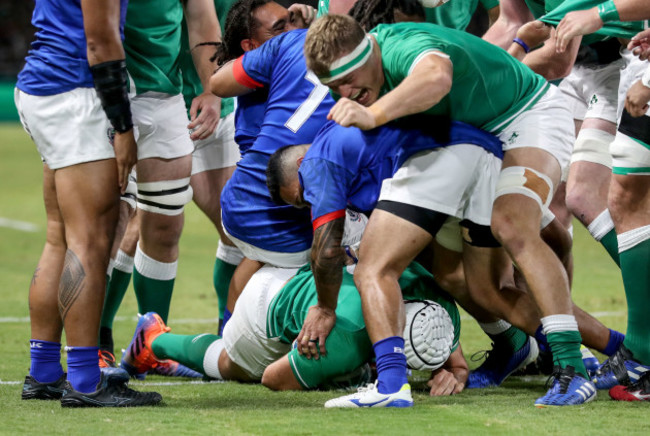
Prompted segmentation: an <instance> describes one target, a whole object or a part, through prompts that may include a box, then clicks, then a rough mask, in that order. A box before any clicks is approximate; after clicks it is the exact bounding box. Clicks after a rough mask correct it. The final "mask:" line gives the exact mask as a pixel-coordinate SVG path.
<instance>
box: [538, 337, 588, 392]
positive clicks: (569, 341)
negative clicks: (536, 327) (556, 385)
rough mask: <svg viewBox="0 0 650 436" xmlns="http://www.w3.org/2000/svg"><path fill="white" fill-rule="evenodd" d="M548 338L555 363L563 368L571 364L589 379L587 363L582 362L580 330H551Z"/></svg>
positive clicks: (578, 372)
mask: <svg viewBox="0 0 650 436" xmlns="http://www.w3.org/2000/svg"><path fill="white" fill-rule="evenodd" d="M546 338H547V339H548V344H549V345H550V347H551V351H552V352H553V363H554V364H555V365H559V366H561V367H562V368H565V367H567V366H569V365H571V366H572V367H573V368H575V371H576V374H582V376H583V377H584V378H586V379H587V380H589V376H588V375H587V370H586V369H585V364H584V363H583V362H582V353H581V352H580V344H581V343H582V338H581V337H580V332H579V331H577V330H565V331H559V332H551V333H548V334H547V335H546Z"/></svg>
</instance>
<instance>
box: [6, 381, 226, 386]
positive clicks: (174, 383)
mask: <svg viewBox="0 0 650 436" xmlns="http://www.w3.org/2000/svg"><path fill="white" fill-rule="evenodd" d="M215 383H223V381H222V380H211V381H207V382H205V381H201V380H188V381H174V382H146V381H145V382H139V381H130V382H129V385H130V386H182V385H208V384H215ZM20 384H23V382H22V381H13V380H0V385H20Z"/></svg>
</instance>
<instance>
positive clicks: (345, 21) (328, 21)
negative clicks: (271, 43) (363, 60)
mask: <svg viewBox="0 0 650 436" xmlns="http://www.w3.org/2000/svg"><path fill="white" fill-rule="evenodd" d="M365 35H366V32H364V31H363V29H362V28H361V26H360V25H359V23H357V22H356V21H355V20H354V18H352V17H349V16H347V15H323V16H322V17H320V18H319V19H317V20H316V21H314V23H313V24H312V25H311V26H310V27H309V31H308V32H307V37H306V39H305V59H306V60H307V68H309V69H310V70H312V71H313V72H314V73H315V74H316V75H317V76H322V75H328V74H329V72H330V70H329V67H330V65H331V64H332V62H334V61H335V60H337V59H339V58H340V57H341V56H344V55H346V54H348V53H350V52H351V51H352V50H354V49H355V48H356V46H357V45H359V44H360V43H361V40H363V38H364V37H365Z"/></svg>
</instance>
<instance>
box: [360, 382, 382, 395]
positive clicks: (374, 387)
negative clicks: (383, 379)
mask: <svg viewBox="0 0 650 436" xmlns="http://www.w3.org/2000/svg"><path fill="white" fill-rule="evenodd" d="M374 390H377V383H376V382H375V383H368V384H367V385H366V386H359V387H358V388H357V393H359V394H362V393H364V392H368V391H374Z"/></svg>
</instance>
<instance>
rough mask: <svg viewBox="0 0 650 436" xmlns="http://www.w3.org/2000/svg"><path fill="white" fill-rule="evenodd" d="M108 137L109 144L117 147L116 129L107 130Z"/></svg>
mask: <svg viewBox="0 0 650 436" xmlns="http://www.w3.org/2000/svg"><path fill="white" fill-rule="evenodd" d="M106 137H107V138H108V142H109V143H110V144H111V146H114V145H115V129H114V128H112V127H109V128H108V129H106Z"/></svg>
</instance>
